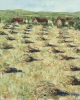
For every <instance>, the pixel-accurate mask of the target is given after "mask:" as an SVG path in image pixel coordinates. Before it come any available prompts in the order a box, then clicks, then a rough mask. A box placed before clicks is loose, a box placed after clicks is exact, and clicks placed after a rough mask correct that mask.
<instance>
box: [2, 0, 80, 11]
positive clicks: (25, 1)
mask: <svg viewBox="0 0 80 100" xmlns="http://www.w3.org/2000/svg"><path fill="white" fill-rule="evenodd" d="M6 9H11V10H13V9H23V10H30V11H52V12H76V11H80V0H0V10H6Z"/></svg>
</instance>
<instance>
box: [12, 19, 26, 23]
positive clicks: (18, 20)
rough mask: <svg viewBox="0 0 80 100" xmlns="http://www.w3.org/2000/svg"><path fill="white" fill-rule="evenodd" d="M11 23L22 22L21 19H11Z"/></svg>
mask: <svg viewBox="0 0 80 100" xmlns="http://www.w3.org/2000/svg"><path fill="white" fill-rule="evenodd" d="M12 22H24V19H23V18H13V19H12Z"/></svg>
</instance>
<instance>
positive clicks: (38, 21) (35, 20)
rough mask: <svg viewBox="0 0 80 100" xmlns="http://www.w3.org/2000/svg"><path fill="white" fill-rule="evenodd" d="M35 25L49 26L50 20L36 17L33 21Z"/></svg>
mask: <svg viewBox="0 0 80 100" xmlns="http://www.w3.org/2000/svg"><path fill="white" fill-rule="evenodd" d="M32 22H33V23H47V24H48V20H47V19H46V18H39V17H35V18H34V19H33V20H32Z"/></svg>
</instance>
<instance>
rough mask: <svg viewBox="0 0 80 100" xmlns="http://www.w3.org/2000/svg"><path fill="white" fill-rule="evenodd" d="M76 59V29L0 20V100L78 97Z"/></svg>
mask: <svg viewBox="0 0 80 100" xmlns="http://www.w3.org/2000/svg"><path fill="white" fill-rule="evenodd" d="M13 26H14V27H13ZM79 62H80V31H79V30H75V29H74V28H67V27H63V28H57V27H56V26H54V27H53V28H52V27H48V26H46V27H45V26H42V25H33V26H29V25H28V24H19V25H13V24H11V25H9V26H6V27H4V23H0V100H80V94H79V93H80V79H79V77H80V63H79Z"/></svg>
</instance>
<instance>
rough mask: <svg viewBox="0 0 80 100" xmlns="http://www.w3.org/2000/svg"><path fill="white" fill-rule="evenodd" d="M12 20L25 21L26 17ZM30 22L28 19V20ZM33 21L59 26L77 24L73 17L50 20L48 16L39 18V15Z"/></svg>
mask: <svg viewBox="0 0 80 100" xmlns="http://www.w3.org/2000/svg"><path fill="white" fill-rule="evenodd" d="M12 22H19V23H20V22H25V20H24V18H13V19H12ZM27 22H28V21H27ZM32 23H34V24H42V23H45V24H51V25H53V24H54V25H57V26H73V25H74V24H75V22H74V21H73V20H72V18H70V17H66V18H60V17H58V18H56V19H55V20H53V21H52V20H51V21H50V20H48V19H47V18H39V17H34V18H33V19H32Z"/></svg>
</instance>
